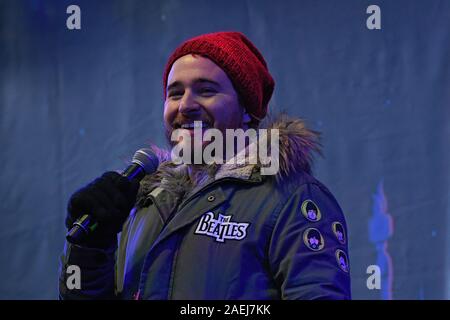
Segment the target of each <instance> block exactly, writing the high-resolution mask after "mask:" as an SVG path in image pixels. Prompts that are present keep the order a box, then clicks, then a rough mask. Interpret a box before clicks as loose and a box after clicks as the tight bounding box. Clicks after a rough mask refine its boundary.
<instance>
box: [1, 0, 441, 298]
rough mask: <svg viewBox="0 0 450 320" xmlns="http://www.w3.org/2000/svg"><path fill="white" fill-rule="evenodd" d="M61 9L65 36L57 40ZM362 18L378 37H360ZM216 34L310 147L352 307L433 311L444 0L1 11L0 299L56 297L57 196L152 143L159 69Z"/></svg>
mask: <svg viewBox="0 0 450 320" xmlns="http://www.w3.org/2000/svg"><path fill="white" fill-rule="evenodd" d="M71 4H76V5H78V6H79V7H80V9H81V29H80V30H69V29H68V28H67V26H66V20H67V18H68V17H69V14H67V13H66V9H67V7H68V6H69V5H71ZM372 4H376V5H378V6H379V8H380V10H381V29H375V30H369V29H368V28H367V26H366V20H367V19H368V18H369V16H370V14H368V13H366V10H367V7H368V6H369V5H372ZM222 30H238V31H241V32H243V33H244V34H246V35H247V36H248V37H249V38H250V39H251V40H252V41H253V42H254V43H255V44H256V45H257V46H258V47H259V48H260V49H261V51H262V53H263V55H264V56H265V58H266V60H267V62H268V65H269V68H270V70H271V72H272V74H273V76H274V79H275V81H276V89H275V93H274V96H273V98H272V101H271V104H270V109H271V111H272V113H277V112H280V111H285V112H287V113H289V114H291V115H294V116H300V117H303V118H305V119H306V120H307V121H308V123H309V125H310V126H311V127H312V128H314V129H316V130H320V131H322V132H323V140H322V142H323V145H324V155H325V157H324V158H318V159H317V162H316V165H315V167H314V172H315V175H316V176H317V178H318V179H319V180H321V181H322V182H323V183H325V184H326V185H327V186H328V187H329V188H330V190H331V191H332V192H333V193H334V195H335V196H336V198H337V199H338V201H339V202H340V204H341V206H342V208H343V210H344V212H345V215H346V218H347V222H348V226H349V248H350V261H351V275H352V289H353V297H354V298H355V299H448V298H449V297H450V269H449V267H450V252H449V248H450V246H449V245H450V233H449V223H450V206H449V200H450V187H449V186H450V169H449V163H450V161H449V160H450V151H449V150H450V90H449V88H450V64H449V57H450V1H438V0H420V1H413V0H391V1H382V0H377V1H365V0H341V1H333V0H301V1H298V0H297V1H286V0H284V1H256V0H254V1H252V0H247V1H242V0H240V1H239V0H236V1H230V0H226V1H225V0H222V1H211V0H203V1H198V0H190V1H181V0H161V1H154V0H152V1H120V0H111V1H93V0H90V1H87V0H71V1H66V0H64V1H63V0H53V1H49V0H46V1H44V0H34V1H32V0H23V1H15V0H6V1H5V0H1V1H0V145H1V153H0V161H1V163H2V170H1V171H0V183H1V185H0V218H1V223H0V274H1V277H2V278H1V280H0V298H1V299H56V298H57V278H58V264H59V260H58V259H59V254H60V253H61V251H62V248H63V242H64V235H65V228H64V217H65V208H66V204H67V201H68V199H69V197H70V195H71V194H72V193H73V192H74V191H75V190H77V189H78V188H79V187H81V186H83V185H85V184H86V183H87V182H89V181H90V180H92V179H93V178H95V177H97V176H99V175H100V174H102V173H103V172H104V171H106V170H114V169H121V168H123V167H124V163H125V161H127V160H128V159H129V158H130V157H131V156H132V154H133V153H134V151H135V150H137V149H138V148H140V147H143V146H145V145H147V144H148V143H149V142H153V143H156V144H158V145H161V146H163V145H164V144H165V141H164V137H163V127H162V110H163V100H162V79H161V76H162V71H163V66H164V64H165V62H166V59H167V57H168V55H169V54H170V53H171V51H172V50H173V49H174V48H175V47H176V46H177V45H178V44H179V43H180V42H181V41H183V40H185V39H187V38H189V37H192V36H195V35H198V34H202V33H207V32H213V31H222ZM371 265H377V266H379V267H380V271H381V280H382V283H381V288H380V289H373V290H370V289H369V288H368V287H367V278H368V277H369V274H368V273H367V268H368V267H369V266H371Z"/></svg>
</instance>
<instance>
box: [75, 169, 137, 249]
mask: <svg viewBox="0 0 450 320" xmlns="http://www.w3.org/2000/svg"><path fill="white" fill-rule="evenodd" d="M138 189H139V182H137V181H133V182H130V181H128V179H127V178H125V177H123V176H122V175H120V174H118V173H117V172H113V171H108V172H106V173H104V174H103V175H102V176H101V177H100V178H97V179H95V180H94V181H93V182H91V183H90V184H88V185H87V186H85V187H83V188H81V189H80V190H78V191H77V192H75V193H74V194H73V195H72V196H71V198H70V200H69V203H68V206H67V217H66V227H67V228H68V230H70V229H71V228H72V225H73V223H74V222H75V221H76V220H78V218H80V217H81V216H83V215H85V214H89V215H90V216H91V218H92V219H93V220H94V221H95V222H97V223H98V225H97V228H96V229H95V230H94V231H92V232H91V233H89V234H88V236H87V237H86V240H85V241H84V242H83V243H81V245H83V246H87V247H91V248H107V247H109V246H111V245H113V244H114V243H115V242H116V241H117V233H119V232H120V231H121V230H122V225H123V224H124V222H125V220H126V219H127V217H128V214H129V213H130V211H131V209H132V208H133V206H134V203H135V201H136V195H137V192H138Z"/></svg>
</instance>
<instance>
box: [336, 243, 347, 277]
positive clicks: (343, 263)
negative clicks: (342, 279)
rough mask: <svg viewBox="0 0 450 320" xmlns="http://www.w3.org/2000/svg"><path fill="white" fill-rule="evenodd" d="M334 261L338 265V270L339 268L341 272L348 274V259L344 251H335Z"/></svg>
mask: <svg viewBox="0 0 450 320" xmlns="http://www.w3.org/2000/svg"><path fill="white" fill-rule="evenodd" d="M336 261H337V263H338V266H339V268H341V270H342V271H344V272H348V270H349V266H348V259H347V255H346V254H345V252H344V251H342V250H340V249H338V250H336Z"/></svg>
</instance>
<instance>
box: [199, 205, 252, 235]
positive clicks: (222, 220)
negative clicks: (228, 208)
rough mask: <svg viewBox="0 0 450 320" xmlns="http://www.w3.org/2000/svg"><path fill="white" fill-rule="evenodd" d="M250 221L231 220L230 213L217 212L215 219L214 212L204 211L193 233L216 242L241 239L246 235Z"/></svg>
mask: <svg viewBox="0 0 450 320" xmlns="http://www.w3.org/2000/svg"><path fill="white" fill-rule="evenodd" d="M249 225H250V223H245V222H231V215H230V216H224V215H222V214H219V217H218V218H217V219H215V218H214V213H212V212H207V213H205V214H204V215H203V216H202V218H201V219H200V222H199V223H198V225H197V229H196V230H195V232H194V233H195V234H203V235H207V236H210V237H213V238H215V239H216V241H217V242H225V239H226V240H242V239H244V238H245V237H246V236H247V227H248V226H249Z"/></svg>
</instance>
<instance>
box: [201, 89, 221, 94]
mask: <svg viewBox="0 0 450 320" xmlns="http://www.w3.org/2000/svg"><path fill="white" fill-rule="evenodd" d="M199 92H200V94H202V95H213V94H216V93H217V90H216V89H213V88H201V89H200V90H199Z"/></svg>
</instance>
